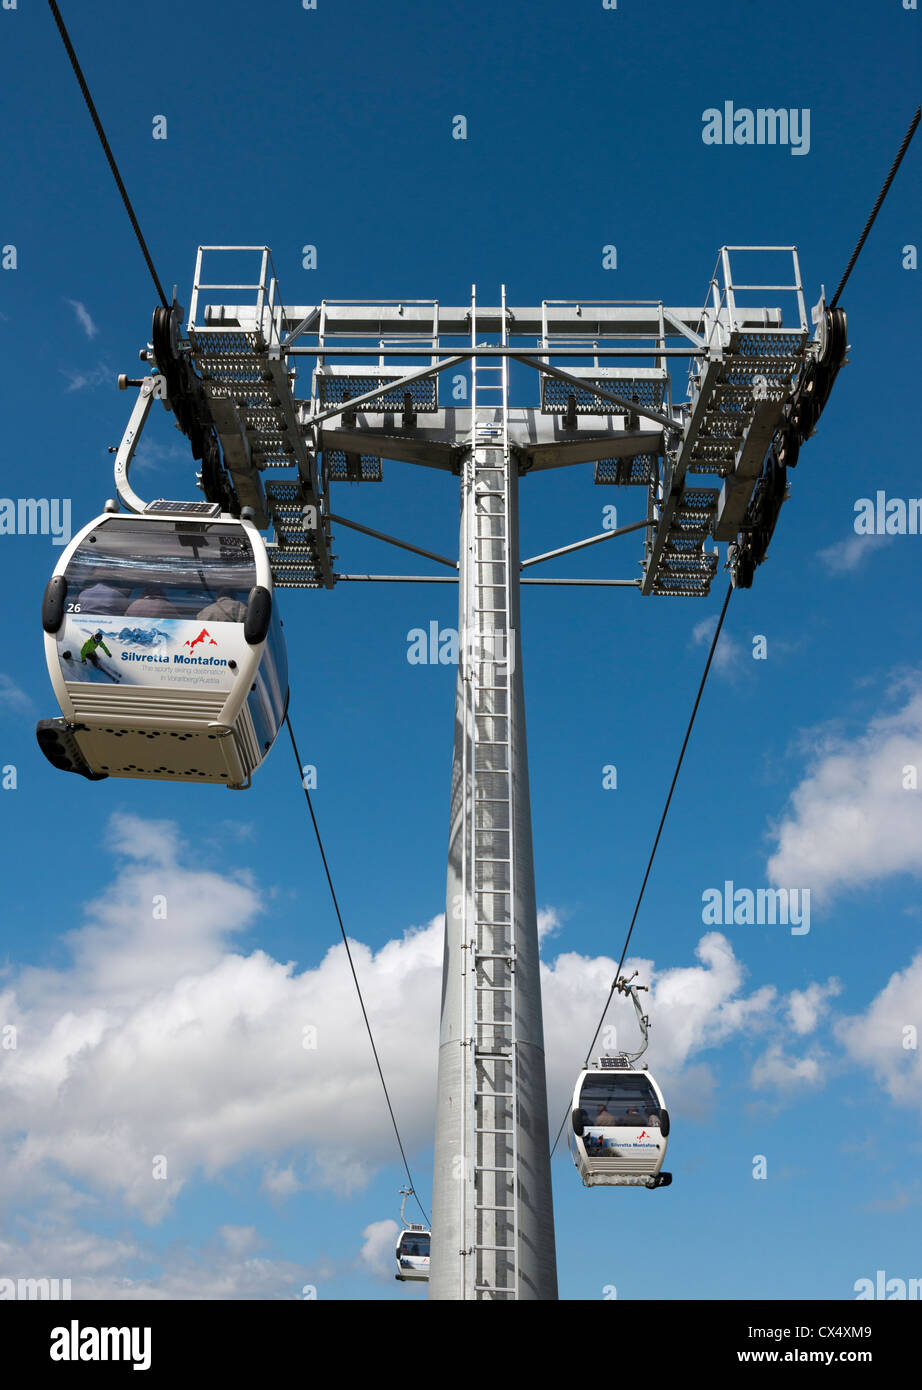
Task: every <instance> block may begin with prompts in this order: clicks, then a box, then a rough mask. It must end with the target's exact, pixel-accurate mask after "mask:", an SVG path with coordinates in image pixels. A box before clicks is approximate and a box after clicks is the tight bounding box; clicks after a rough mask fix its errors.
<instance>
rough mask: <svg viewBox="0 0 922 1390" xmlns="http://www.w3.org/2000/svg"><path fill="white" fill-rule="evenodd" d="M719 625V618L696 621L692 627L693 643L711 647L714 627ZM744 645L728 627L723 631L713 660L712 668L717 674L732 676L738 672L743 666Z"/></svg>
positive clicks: (697, 645)
mask: <svg viewBox="0 0 922 1390" xmlns="http://www.w3.org/2000/svg"><path fill="white" fill-rule="evenodd" d="M716 626H717V618H716V617H714V616H711V617H710V618H702V619H701V621H700V623H695V626H694V627H693V628H692V643H693V645H694V646H696V647H700V646H706V647H710V645H711V638H712V637H713V636H714V629H715V628H716ZM742 659H743V647H742V646H741V644H740V643H739V642H737V641H735V640H734V639H733V638H732V637H731V636H730V634H729V633H728V632H727V629H726V627H724V628H723V629H722V631H721V634H720V638H719V640H718V642H717V646H716V647H715V649H714V660H713V661H712V662H711V670H712V671H714V672H716V674H717V675H721V676H730V675H734V674H737V673H738V672H739V671H740V670H741V668H742Z"/></svg>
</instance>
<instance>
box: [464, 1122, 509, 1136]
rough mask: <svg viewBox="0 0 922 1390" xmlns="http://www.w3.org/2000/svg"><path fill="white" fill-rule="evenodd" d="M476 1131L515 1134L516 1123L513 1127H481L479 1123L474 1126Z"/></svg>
mask: <svg viewBox="0 0 922 1390" xmlns="http://www.w3.org/2000/svg"><path fill="white" fill-rule="evenodd" d="M474 1133H475V1134H508V1135H510V1136H511V1135H513V1134H515V1125H513V1126H512V1128H511V1129H481V1127H480V1126H479V1125H475V1127H474Z"/></svg>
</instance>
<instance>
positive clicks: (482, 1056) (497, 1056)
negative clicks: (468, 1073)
mask: <svg viewBox="0 0 922 1390" xmlns="http://www.w3.org/2000/svg"><path fill="white" fill-rule="evenodd" d="M474 1061H475V1062H514V1061H515V1058H514V1057H513V1055H512V1053H511V1052H475V1053H474Z"/></svg>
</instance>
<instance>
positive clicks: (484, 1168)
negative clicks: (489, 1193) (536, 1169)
mask: <svg viewBox="0 0 922 1390" xmlns="http://www.w3.org/2000/svg"><path fill="white" fill-rule="evenodd" d="M514 1172H515V1169H514V1168H495V1167H491V1165H490V1164H488V1163H475V1164H474V1174H475V1176H476V1174H477V1173H514Z"/></svg>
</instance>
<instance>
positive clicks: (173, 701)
mask: <svg viewBox="0 0 922 1390" xmlns="http://www.w3.org/2000/svg"><path fill="white" fill-rule="evenodd" d="M42 627H43V628H44V632H45V657H46V660H47V664H48V674H49V676H50V678H51V684H52V686H53V688H54V693H55V695H56V696H57V700H58V704H59V706H60V709H61V718H56V719H43V720H41V721H40V723H39V725H38V728H37V730H36V734H37V737H38V741H39V745H40V747H41V748H42V751H43V752H44V753H45V755H46V757H47V758H48V759H49V761H50V762H52V763H53V764H54V766H55V767H58V768H61V769H62V770H64V771H68V772H79V773H80V774H81V775H82V776H84V777H88V778H90V779H91V780H97V779H99V778H102V777H140V778H154V779H158V780H164V781H180V782H215V783H223V785H224V786H226V787H233V788H240V787H245V786H248V785H249V781H250V777H251V776H252V774H253V772H254V771H255V770H256V768H258V767H259V765H260V763H261V762H263V760H264V759H265V757H266V755H267V754H268V752H269V749H270V748H271V747H272V744H273V742H274V740H275V736H276V734H277V733H278V731H279V728H280V726H281V724H282V722H283V721H284V718H285V713H286V709H287V705H288V664H287V659H286V654H285V643H284V638H283V636H282V632H281V622H280V620H279V616H278V612H277V611H276V606H275V603H274V601H273V587H272V574H271V570H270V567H269V557H268V555H267V552H266V547H265V545H264V543H263V540H262V537H261V536H260V534H259V532H258V531H257V529H256V527H255V526H253V525H252V524H251V523H250V522H249V521H245V520H240V519H237V518H234V517H232V516H229V515H227V514H226V513H222V512H221V510H220V508H219V507H218V506H217V505H216V504H213V503H209V502H186V503H181V502H152V503H149V504H148V506H147V507H146V509H145V511H144V512H143V513H139V514H130V515H124V514H120V513H118V512H107V513H106V514H105V515H103V516H100V517H97V518H96V519H95V521H91V522H90V523H89V525H88V526H85V527H84V528H83V530H82V531H81V532H80V533H79V534H78V535H77V536H76V537H75V538H74V539H73V540H72V541H71V543H70V544H69V545H68V546H67V548H66V549H65V550H64V552H63V553H62V555H61V559H60V561H59V563H58V565H57V567H56V569H55V572H54V574H53V576H52V578H51V579H50V580H49V582H48V586H47V588H46V590H45V596H44V600H43V603H42Z"/></svg>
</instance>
